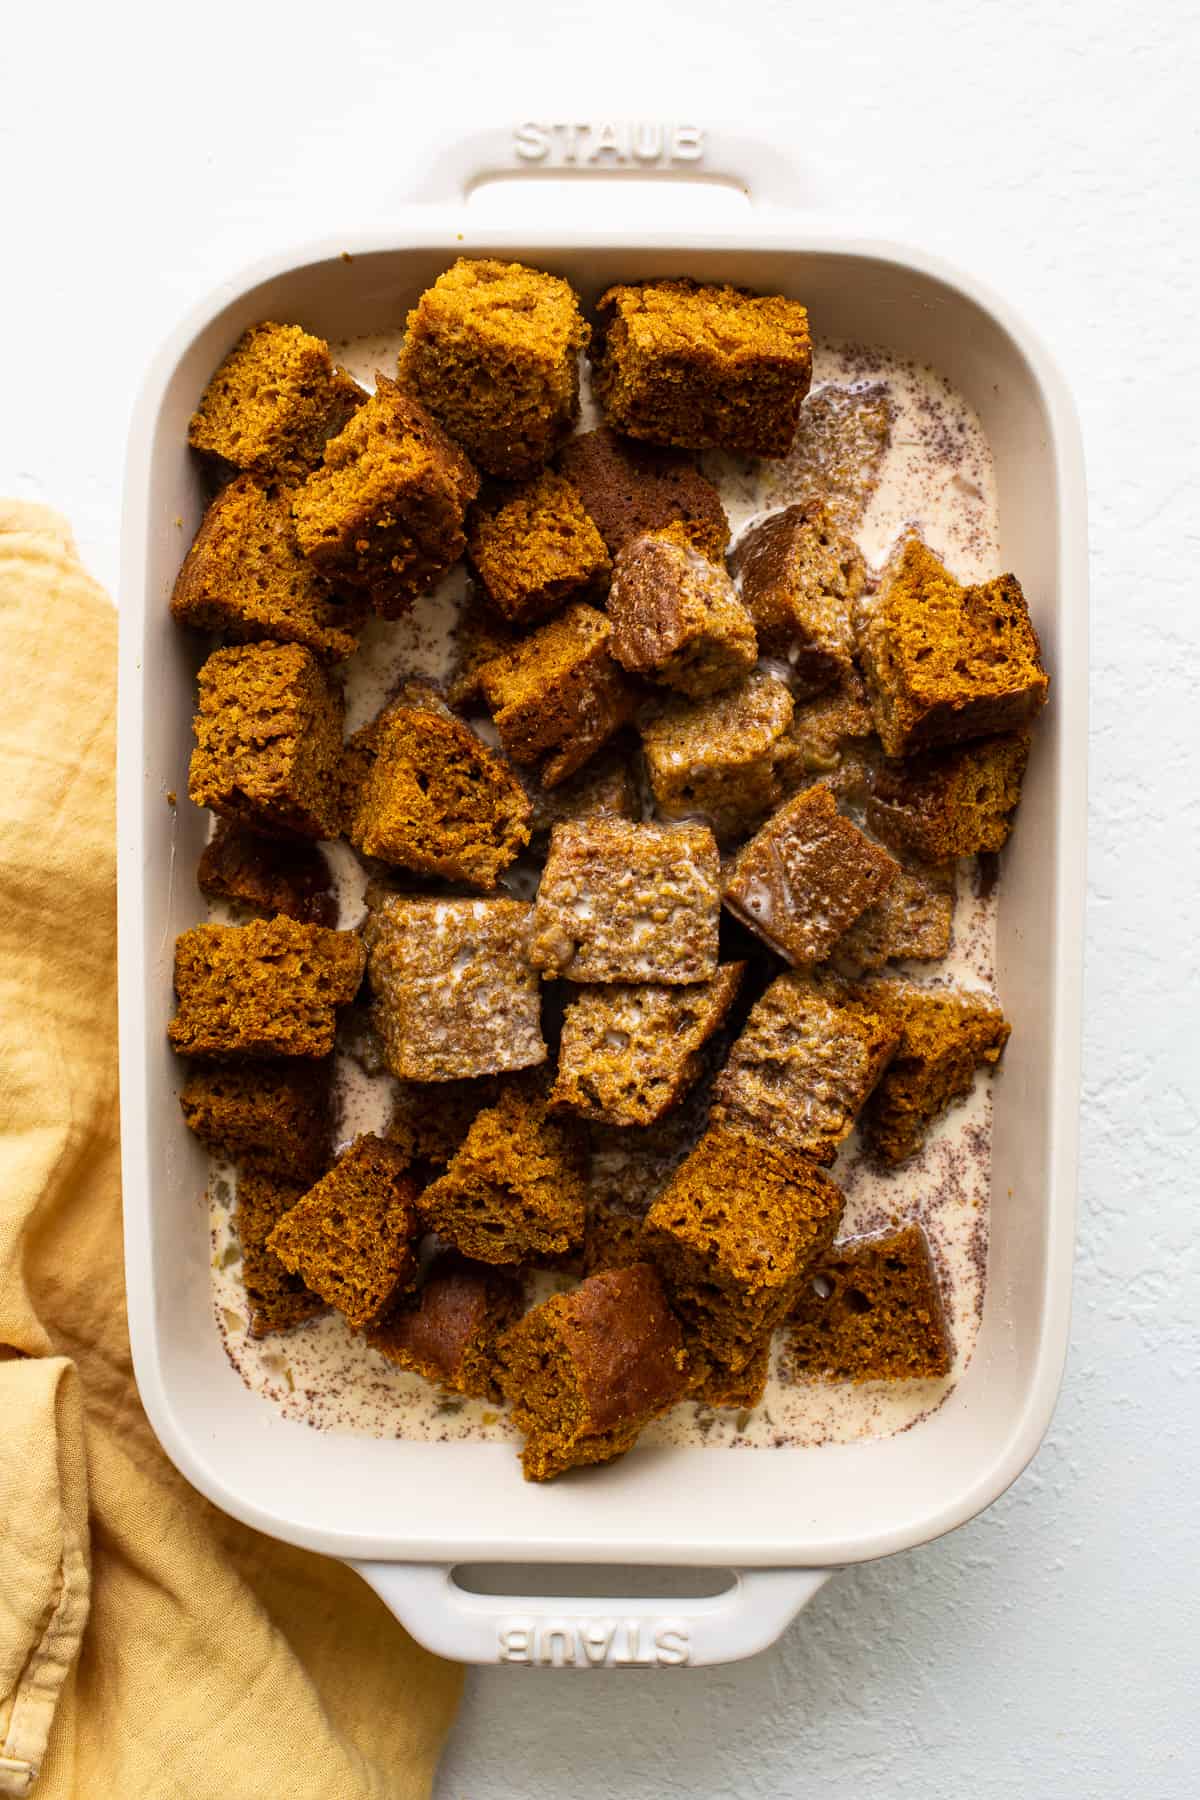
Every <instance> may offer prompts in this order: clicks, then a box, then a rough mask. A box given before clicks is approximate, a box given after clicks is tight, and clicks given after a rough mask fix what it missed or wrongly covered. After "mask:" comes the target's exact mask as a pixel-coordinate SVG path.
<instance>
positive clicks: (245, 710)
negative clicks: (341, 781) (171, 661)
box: [188, 644, 343, 838]
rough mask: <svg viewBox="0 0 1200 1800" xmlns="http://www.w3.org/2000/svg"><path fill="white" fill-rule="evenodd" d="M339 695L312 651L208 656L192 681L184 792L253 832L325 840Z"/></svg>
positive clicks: (256, 650) (248, 647)
mask: <svg viewBox="0 0 1200 1800" xmlns="http://www.w3.org/2000/svg"><path fill="white" fill-rule="evenodd" d="M342 711H343V708H342V695H341V690H340V688H337V687H334V686H333V685H332V684H331V683H330V681H329V679H328V677H327V676H326V674H325V671H324V670H323V669H322V667H321V665H320V663H319V662H318V661H317V659H316V657H315V656H314V655H313V653H312V651H311V650H304V649H302V648H301V647H300V645H299V644H245V645H240V646H238V647H237V648H235V649H229V650H215V651H214V652H213V654H212V655H211V656H210V657H209V659H208V661H207V662H206V663H205V664H204V667H203V668H202V669H201V670H200V674H199V677H198V695H197V709H196V716H195V720H194V729H195V735H196V748H195V749H194V750H193V751H192V761H191V767H190V769H189V771H188V796H189V798H190V799H191V800H192V801H193V802H194V804H195V805H196V806H207V807H211V809H212V811H213V812H215V813H220V814H221V816H222V817H223V818H227V819H235V820H237V821H238V822H239V823H240V824H243V825H248V826H249V827H250V828H251V829H252V830H259V831H266V832H272V831H280V832H284V833H289V834H290V833H294V834H296V835H298V836H301V837H312V838H333V837H336V836H337V833H338V816H337V772H338V766H339V764H340V762H341V755H342Z"/></svg>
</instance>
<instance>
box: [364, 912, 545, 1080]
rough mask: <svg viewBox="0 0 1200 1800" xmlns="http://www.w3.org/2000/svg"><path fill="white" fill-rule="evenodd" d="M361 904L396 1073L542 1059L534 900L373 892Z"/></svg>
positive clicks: (387, 1049)
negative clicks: (532, 950)
mask: <svg viewBox="0 0 1200 1800" xmlns="http://www.w3.org/2000/svg"><path fill="white" fill-rule="evenodd" d="M367 902H368V906H369V907H370V908H371V911H370V916H369V918H368V921H367V925H366V929H365V933H364V936H365V939H366V943H367V946H368V965H369V973H370V981H371V988H372V990H373V992H374V995H375V1003H374V1018H375V1024H376V1028H377V1030H378V1032H379V1035H380V1038H381V1039H382V1041H383V1049H384V1057H385V1060H386V1062H387V1066H388V1069H389V1070H390V1072H391V1073H392V1074H393V1075H395V1076H397V1077H398V1078H399V1079H400V1080H401V1081H421V1082H443V1081H453V1080H457V1079H460V1078H463V1077H470V1076H474V1075H495V1074H499V1073H501V1072H503V1071H504V1070H508V1069H525V1068H529V1067H531V1066H532V1065H533V1064H535V1063H541V1062H544V1061H545V1060H546V1046H545V1043H544V1042H543V1040H542V1027H541V989H540V984H539V982H538V977H537V971H536V970H535V969H534V967H533V965H532V963H531V962H530V959H529V937H530V932H531V928H532V923H533V908H532V906H529V905H527V904H525V902H523V901H520V900H412V899H409V898H407V897H406V896H405V895H402V894H380V893H370V892H369V893H368V896H367Z"/></svg>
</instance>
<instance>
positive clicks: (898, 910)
mask: <svg viewBox="0 0 1200 1800" xmlns="http://www.w3.org/2000/svg"><path fill="white" fill-rule="evenodd" d="M953 929H954V864H953V863H952V862H945V863H919V862H916V861H915V860H912V859H909V860H907V861H905V862H903V863H902V864H901V866H900V873H899V874H898V875H897V877H896V879H895V881H893V883H892V885H891V887H890V888H888V889H887V890H886V892H885V893H884V894H883V895H882V897H881V898H880V899H878V900H877V901H876V902H875V904H874V906H868V908H867V910H866V912H861V913H859V915H858V917H857V919H855V921H854V923H853V925H851V926H849V927H848V928H847V930H845V931H843V933H842V935H841V937H840V938H839V939H838V941H837V943H836V944H835V945H834V947H833V952H832V955H831V957H830V961H831V963H832V965H833V967H834V968H835V969H836V970H837V972H838V974H839V975H849V976H856V975H863V974H865V973H866V972H867V971H868V970H869V969H879V968H882V967H883V965H884V963H888V962H901V961H904V962H938V961H939V960H940V959H941V958H942V957H943V956H946V955H948V954H949V950H950V940H951V937H952V935H953Z"/></svg>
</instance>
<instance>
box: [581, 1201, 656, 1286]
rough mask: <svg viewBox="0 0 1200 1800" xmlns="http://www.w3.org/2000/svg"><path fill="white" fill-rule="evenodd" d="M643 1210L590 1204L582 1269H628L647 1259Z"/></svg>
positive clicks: (592, 1271) (589, 1272)
mask: <svg viewBox="0 0 1200 1800" xmlns="http://www.w3.org/2000/svg"><path fill="white" fill-rule="evenodd" d="M644 1217H645V1214H644V1213H641V1212H627V1211H625V1210H624V1209H623V1208H619V1207H615V1206H608V1205H605V1204H604V1203H602V1202H601V1203H593V1204H592V1205H591V1206H589V1207H588V1215H587V1226H586V1229H585V1231H584V1237H583V1273H584V1275H585V1276H586V1275H598V1274H599V1273H600V1271H601V1269H628V1268H632V1266H633V1264H634V1263H640V1262H645V1260H646V1246H645V1245H644V1244H643V1242H642V1221H643V1219H644Z"/></svg>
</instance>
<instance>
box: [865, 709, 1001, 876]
mask: <svg viewBox="0 0 1200 1800" xmlns="http://www.w3.org/2000/svg"><path fill="white" fill-rule="evenodd" d="M1030 744H1031V740H1030V736H1029V733H1028V732H1026V731H1020V732H1015V733H1013V734H1012V735H1011V736H1008V737H996V738H982V739H981V740H980V741H979V742H978V743H972V744H963V745H961V746H959V747H956V748H954V749H949V750H929V751H926V752H925V754H924V755H922V756H914V757H910V758H909V759H908V760H907V761H906V762H885V763H882V764H881V765H880V767H879V769H878V770H877V771H876V773H875V777H874V780H873V782H872V784H871V798H870V800H869V802H868V804H867V824H868V825H869V826H870V828H871V830H872V831H873V832H875V834H876V835H877V836H878V837H881V838H882V839H883V840H884V842H885V843H888V844H891V845H893V846H895V847H898V848H900V849H901V850H907V851H909V852H910V853H911V854H912V855H914V856H920V857H925V858H926V859H927V860H928V861H930V862H936V861H940V860H942V859H944V858H946V857H955V856H974V855H975V854H976V853H977V852H978V851H980V850H1002V849H1003V848H1004V846H1005V844H1006V843H1007V842H1008V834H1009V832H1010V831H1011V830H1012V825H1013V817H1014V814H1015V813H1016V810H1017V806H1018V804H1019V803H1020V799H1021V782H1022V780H1023V778H1024V775H1025V765H1026V763H1027V762H1028V761H1029V751H1030Z"/></svg>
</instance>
